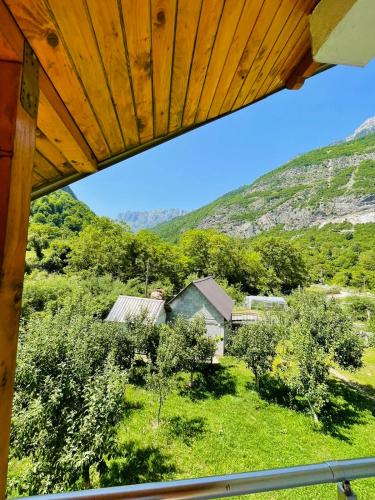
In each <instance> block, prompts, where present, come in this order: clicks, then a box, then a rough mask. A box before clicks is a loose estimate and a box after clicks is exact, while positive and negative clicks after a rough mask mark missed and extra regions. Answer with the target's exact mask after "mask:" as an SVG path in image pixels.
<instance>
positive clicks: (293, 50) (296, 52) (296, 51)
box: [265, 29, 311, 95]
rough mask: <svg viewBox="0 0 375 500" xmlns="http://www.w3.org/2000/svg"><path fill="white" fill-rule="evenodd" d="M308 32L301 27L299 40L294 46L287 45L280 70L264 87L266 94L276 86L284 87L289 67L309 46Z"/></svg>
mask: <svg viewBox="0 0 375 500" xmlns="http://www.w3.org/2000/svg"><path fill="white" fill-rule="evenodd" d="M310 43H311V41H310V33H309V31H308V30H306V29H301V31H300V36H299V40H298V41H297V43H296V44H294V46H292V47H289V51H288V54H287V57H286V58H285V60H284V64H283V66H282V68H281V71H280V72H279V73H278V74H277V75H276V76H275V77H274V79H273V80H272V81H270V82H269V84H268V87H267V89H266V94H265V95H267V94H269V93H271V92H274V91H275V90H276V89H278V88H284V87H285V81H286V80H287V78H288V76H289V74H290V68H292V67H293V64H295V62H296V61H298V60H299V59H300V58H301V57H302V55H303V54H304V53H305V52H306V51H307V50H308V49H309V48H310Z"/></svg>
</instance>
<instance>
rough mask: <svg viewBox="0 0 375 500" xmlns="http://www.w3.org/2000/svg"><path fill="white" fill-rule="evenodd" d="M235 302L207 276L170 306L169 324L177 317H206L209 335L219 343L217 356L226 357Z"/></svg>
mask: <svg viewBox="0 0 375 500" xmlns="http://www.w3.org/2000/svg"><path fill="white" fill-rule="evenodd" d="M233 305H234V301H233V300H232V299H231V298H230V297H229V296H228V295H227V294H226V292H225V291H224V290H223V289H222V288H221V287H220V286H219V285H218V284H217V283H216V281H215V280H214V279H213V278H212V277H211V276H208V277H207V278H202V279H199V280H195V281H192V282H191V283H190V284H189V285H188V286H186V287H185V288H183V289H182V290H181V291H180V292H179V293H178V294H177V295H176V296H175V297H174V298H173V299H172V300H171V301H170V302H168V304H167V306H166V307H167V321H173V319H174V318H175V317H176V316H179V315H181V316H184V317H185V318H188V319H192V318H194V317H195V316H199V315H201V316H203V318H204V320H205V323H206V328H207V335H208V336H209V337H212V338H216V339H218V343H217V350H216V355H217V356H222V355H223V354H224V342H225V333H226V328H227V326H228V325H229V324H230V322H231V318H232V309H233Z"/></svg>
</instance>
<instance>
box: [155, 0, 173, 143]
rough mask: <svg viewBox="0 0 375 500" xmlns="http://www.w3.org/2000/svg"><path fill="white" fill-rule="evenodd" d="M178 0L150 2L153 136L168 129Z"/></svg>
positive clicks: (160, 134) (158, 135) (165, 132)
mask: <svg viewBox="0 0 375 500" xmlns="http://www.w3.org/2000/svg"><path fill="white" fill-rule="evenodd" d="M175 21H176V0H153V1H152V2H151V25H152V29H151V36H152V85H153V95H154V137H160V136H162V135H166V134H167V132H168V119H169V100H170V95H171V76H172V57H173V45H174V33H175Z"/></svg>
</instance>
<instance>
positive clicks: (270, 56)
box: [233, 0, 298, 108]
mask: <svg viewBox="0 0 375 500" xmlns="http://www.w3.org/2000/svg"><path fill="white" fill-rule="evenodd" d="M296 4H298V0H297V2H294V3H292V2H290V0H282V1H281V4H280V6H279V8H278V9H277V11H276V14H275V16H274V18H273V20H272V23H271V25H270V27H269V29H268V31H267V33H266V35H265V37H264V39H263V41H262V44H261V45H260V46H259V49H258V52H257V54H256V56H255V59H254V61H253V64H252V66H251V70H250V71H249V73H248V74H247V77H246V78H245V81H244V82H243V84H242V86H241V89H240V91H239V93H238V95H237V98H236V100H235V102H234V104H233V108H240V107H241V106H243V104H244V102H245V100H246V97H247V95H248V94H249V92H250V91H251V89H252V87H253V85H254V82H255V81H256V79H257V77H258V76H259V73H260V71H261V69H262V67H263V66H264V64H265V63H266V61H267V60H274V59H275V58H276V57H277V54H276V53H275V50H273V49H274V46H275V44H276V42H277V40H278V39H279V38H280V37H281V38H282V34H283V30H284V28H285V25H286V24H287V22H288V19H289V16H290V15H291V14H292V11H293V8H294V7H295V5H296ZM287 38H288V36H287V37H286V39H287ZM284 44H285V42H284Z"/></svg>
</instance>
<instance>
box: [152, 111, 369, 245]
mask: <svg viewBox="0 0 375 500" xmlns="http://www.w3.org/2000/svg"><path fill="white" fill-rule="evenodd" d="M344 221H347V222H351V223H352V224H357V223H367V222H375V117H373V118H369V119H368V120H366V121H365V122H364V123H363V124H362V125H361V126H359V127H358V128H357V129H356V130H355V132H354V133H353V134H352V135H351V136H349V137H348V138H347V139H346V140H344V141H343V142H340V143H337V144H331V145H329V146H327V147H323V148H319V149H316V150H313V151H310V152H308V153H305V154H302V155H300V156H298V157H296V158H294V159H293V160H291V161H289V162H288V163H286V164H285V165H283V166H281V167H279V168H277V169H275V170H273V171H271V172H269V173H267V174H265V175H263V176H262V177H260V178H259V179H257V180H256V181H255V182H253V183H252V184H250V185H246V186H243V187H240V188H238V189H236V190H234V191H231V192H229V193H227V194H225V195H224V196H222V197H220V198H218V199H217V200H215V201H213V202H212V203H209V204H208V205H205V206H203V207H201V208H199V209H197V210H194V211H193V212H190V213H188V214H186V215H184V216H182V217H178V218H176V219H173V220H171V221H169V222H166V223H163V224H160V225H158V226H157V227H156V228H155V229H154V231H155V232H156V233H158V234H159V235H160V236H162V237H164V238H166V239H169V240H172V239H176V238H177V237H178V235H179V234H180V233H182V232H184V231H186V230H188V229H191V228H215V229H218V230H220V231H223V232H225V233H228V234H231V235H237V236H241V237H251V236H254V235H256V234H258V233H260V232H262V231H267V230H270V229H272V228H274V227H276V226H278V227H280V228H283V229H286V230H292V229H302V228H307V227H311V226H324V225H325V224H328V223H340V222H344Z"/></svg>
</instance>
